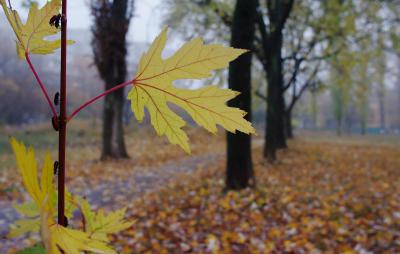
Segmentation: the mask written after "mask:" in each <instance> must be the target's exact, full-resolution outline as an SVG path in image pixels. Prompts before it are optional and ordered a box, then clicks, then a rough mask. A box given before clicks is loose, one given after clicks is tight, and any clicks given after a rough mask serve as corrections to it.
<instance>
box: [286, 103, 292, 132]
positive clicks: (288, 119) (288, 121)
mask: <svg viewBox="0 0 400 254" xmlns="http://www.w3.org/2000/svg"><path fill="white" fill-rule="evenodd" d="M285 134H286V137H287V138H288V139H292V138H293V126H292V109H286V110H285Z"/></svg>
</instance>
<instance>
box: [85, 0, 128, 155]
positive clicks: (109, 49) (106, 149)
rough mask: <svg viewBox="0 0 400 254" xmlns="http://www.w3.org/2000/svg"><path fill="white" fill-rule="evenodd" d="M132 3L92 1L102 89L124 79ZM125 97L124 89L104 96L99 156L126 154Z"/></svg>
mask: <svg viewBox="0 0 400 254" xmlns="http://www.w3.org/2000/svg"><path fill="white" fill-rule="evenodd" d="M133 3H134V1H133V0H113V1H100V0H92V1H91V10H92V14H93V16H94V26H93V27H92V32H93V40H92V46H93V53H94V60H95V64H96V66H97V69H98V70H99V73H100V76H101V78H102V79H103V80H104V82H105V90H108V89H110V88H112V87H114V86H116V85H118V84H120V83H122V82H124V81H125V78H126V59H125V57H126V54H127V50H126V34H127V32H128V29H129V23H130V19H131V18H132V13H133ZM124 97H125V96H124V90H123V89H120V90H117V91H115V92H113V93H111V94H108V95H107V96H106V97H105V101H104V108H103V147H102V154H101V158H102V159H107V158H127V157H128V153H127V151H126V146H125V142H124V129H123V122H122V120H123V108H124V101H125V98H124Z"/></svg>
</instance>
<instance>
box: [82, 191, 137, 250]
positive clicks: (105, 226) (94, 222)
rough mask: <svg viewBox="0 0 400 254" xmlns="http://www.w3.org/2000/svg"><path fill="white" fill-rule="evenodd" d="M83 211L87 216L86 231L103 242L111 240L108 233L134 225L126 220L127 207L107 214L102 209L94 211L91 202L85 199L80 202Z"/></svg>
mask: <svg viewBox="0 0 400 254" xmlns="http://www.w3.org/2000/svg"><path fill="white" fill-rule="evenodd" d="M79 203H80V204H81V205H80V209H81V212H82V214H83V216H84V217H85V223H86V225H85V229H84V230H85V232H86V233H88V234H90V235H91V238H93V239H96V240H100V241H103V242H109V239H108V238H107V235H108V234H114V233H117V232H119V231H122V230H124V229H127V228H129V227H131V226H132V225H133V222H128V221H125V220H124V217H125V212H126V208H123V209H120V210H117V211H115V212H110V213H109V214H107V215H106V214H105V213H104V211H103V210H102V209H101V210H100V211H99V212H98V213H94V212H93V211H92V210H91V208H90V204H89V202H88V201H87V200H85V199H80V202H79Z"/></svg>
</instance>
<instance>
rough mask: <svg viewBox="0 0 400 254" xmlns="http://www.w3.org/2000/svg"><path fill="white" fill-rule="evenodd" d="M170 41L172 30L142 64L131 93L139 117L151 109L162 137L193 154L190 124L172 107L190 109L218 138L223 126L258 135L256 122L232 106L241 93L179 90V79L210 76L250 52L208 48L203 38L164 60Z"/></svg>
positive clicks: (213, 88) (214, 89)
mask: <svg viewBox="0 0 400 254" xmlns="http://www.w3.org/2000/svg"><path fill="white" fill-rule="evenodd" d="M166 41H167V28H165V29H164V30H163V31H162V32H161V34H160V35H159V36H158V37H157V38H156V39H155V40H154V42H153V43H152V45H151V46H150V49H149V50H148V52H147V53H145V54H143V56H142V58H141V60H140V63H139V66H138V70H137V75H136V77H135V79H134V80H133V87H132V90H131V91H130V92H129V94H128V99H130V100H131V107H132V111H133V112H134V114H135V116H136V118H137V119H138V120H139V121H142V120H143V118H144V115H145V113H144V108H147V110H148V111H149V113H150V118H151V124H152V125H153V127H154V129H155V130H156V132H157V134H158V135H160V136H161V135H166V136H167V138H168V140H169V141H170V142H171V143H172V144H178V145H179V146H181V147H182V148H183V149H184V150H185V151H186V152H189V153H190V147H189V144H188V136H187V135H186V133H185V132H184V131H183V130H182V127H183V126H184V125H185V124H186V122H185V121H184V120H183V119H182V118H181V117H180V116H178V115H177V114H176V113H175V112H174V111H172V110H171V109H170V107H169V106H168V103H173V104H175V105H177V106H179V107H181V108H182V109H184V110H185V111H186V112H187V113H189V115H190V116H191V117H192V118H193V120H194V121H195V122H196V123H197V124H199V125H200V126H202V127H204V128H205V129H207V130H208V131H210V132H212V133H216V132H217V127H216V125H217V124H218V125H221V126H222V127H224V128H225V129H226V130H228V131H230V132H233V133H234V132H235V131H236V130H239V131H241V132H244V133H247V134H249V133H254V132H255V130H254V128H253V127H252V126H251V123H250V122H248V121H246V120H245V119H244V118H243V117H244V116H245V115H246V113H245V112H244V111H242V110H240V109H238V108H232V107H228V106H227V105H226V102H227V101H228V100H230V99H232V98H234V97H236V96H237V95H238V94H239V93H238V92H235V91H232V90H230V89H220V88H218V87H216V86H207V87H203V88H200V89H196V90H188V89H179V88H176V87H174V86H173V82H174V81H175V80H178V79H203V78H207V77H210V76H211V74H212V71H214V70H218V69H222V68H225V67H227V66H228V64H229V62H230V61H232V60H234V59H235V58H237V57H238V56H240V55H241V54H243V53H245V52H246V51H247V50H244V49H235V48H230V47H224V46H221V45H218V44H209V45H204V44H203V41H202V39H200V38H197V39H194V40H192V41H190V42H188V43H186V44H184V45H183V46H182V47H181V48H180V49H179V50H178V51H177V52H176V53H175V54H174V55H173V56H171V57H169V58H167V59H163V58H162V56H161V54H162V51H163V49H164V47H165V44H166Z"/></svg>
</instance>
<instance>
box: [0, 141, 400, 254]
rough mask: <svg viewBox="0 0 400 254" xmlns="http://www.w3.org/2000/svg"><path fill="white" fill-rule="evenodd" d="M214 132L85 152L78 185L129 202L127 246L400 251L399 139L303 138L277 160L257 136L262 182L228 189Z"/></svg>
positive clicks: (121, 239)
mask: <svg viewBox="0 0 400 254" xmlns="http://www.w3.org/2000/svg"><path fill="white" fill-rule="evenodd" d="M208 140H211V139H205V138H204V136H202V137H201V138H200V137H199V138H198V140H197V141H196V142H195V144H197V145H195V146H194V148H195V152H194V155H191V156H185V155H183V154H181V153H179V152H178V153H175V152H174V150H173V149H167V150H154V151H153V152H154V153H155V154H157V155H156V156H157V157H147V158H145V156H146V154H147V153H145V151H146V149H143V150H144V152H143V154H141V153H138V154H136V155H135V156H133V157H132V158H131V159H130V160H127V161H122V162H121V161H119V162H117V161H109V162H105V163H102V162H99V161H89V160H83V161H80V162H79V163H77V164H76V165H75V164H74V165H71V168H74V167H78V164H79V168H77V169H76V170H71V171H70V179H69V186H70V189H71V190H72V191H73V192H77V193H78V192H79V193H83V194H86V196H87V197H88V198H89V199H91V200H92V202H94V204H96V205H97V206H98V207H100V206H106V209H110V210H111V209H114V208H120V207H122V206H128V211H127V216H129V217H130V219H133V220H136V223H135V224H134V226H133V227H132V228H130V229H128V230H126V231H125V232H123V233H121V234H119V235H117V236H115V237H114V238H113V241H114V242H115V243H114V245H115V246H117V248H118V249H119V251H120V252H121V253H127V254H128V253H364V254H369V253H400V240H399V239H400V189H399V188H400V171H399V168H400V146H399V145H398V144H395V145H386V144H383V145H381V144H377V143H376V142H370V143H368V142H364V143H354V142H349V141H347V140H346V141H345V142H343V140H334V141H332V139H328V141H327V140H316V141H315V142H310V141H305V140H297V141H295V142H292V143H290V149H288V150H284V151H281V152H280V154H279V162H278V163H277V164H274V165H269V164H266V163H265V161H264V160H263V159H262V157H261V148H260V145H261V144H262V143H261V141H260V142H255V143H256V144H255V145H254V146H255V147H254V163H255V171H256V178H257V188H256V189H255V190H249V189H248V190H244V191H241V192H228V193H223V187H224V186H223V185H224V184H223V183H224V170H225V167H224V165H225V162H224V144H223V142H222V139H220V140H219V141H217V142H214V143H211V142H208ZM200 141H201V142H200ZM339 141H340V142H339ZM372 144H373V145H372ZM141 146H142V148H143V144H141ZM196 147H197V148H196ZM132 154H133V153H132ZM139 158H142V159H139ZM143 158H144V159H143ZM133 162H136V163H135V164H134V163H133ZM132 165H133V166H132ZM90 190H91V191H90ZM4 204H7V207H4ZM10 204H11V203H10V201H5V200H4V199H3V200H2V201H1V203H0V210H1V211H0V214H1V216H5V214H6V213H8V212H11V211H12V209H10ZM11 213H12V212H11ZM1 220H4V217H3V219H1ZM7 223H8V222H7ZM3 228H4V227H3V226H2V227H1V230H2V231H3V230H4V229H3ZM30 243H31V242H30V241H25V243H24V244H30ZM10 246H18V248H20V247H21V241H19V242H18V241H9V240H4V241H3V240H2V244H1V248H0V249H1V250H0V251H1V253H7V252H5V250H8V251H11V250H12V249H10ZM11 253H12V252H11Z"/></svg>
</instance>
